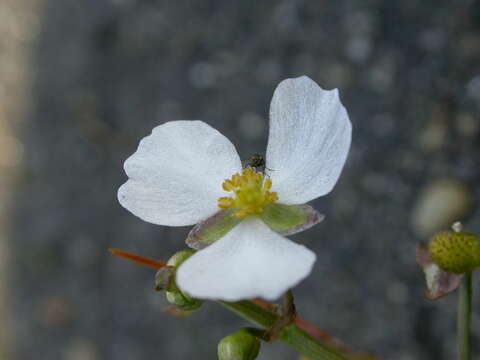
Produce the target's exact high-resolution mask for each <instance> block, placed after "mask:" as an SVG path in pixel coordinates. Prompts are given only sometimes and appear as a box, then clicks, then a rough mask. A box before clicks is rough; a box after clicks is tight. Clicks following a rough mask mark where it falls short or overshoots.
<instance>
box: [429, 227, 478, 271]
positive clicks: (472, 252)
mask: <svg viewBox="0 0 480 360" xmlns="http://www.w3.org/2000/svg"><path fill="white" fill-rule="evenodd" d="M429 252H430V257H431V258H432V260H433V261H434V262H435V263H436V264H437V265H438V266H439V267H440V268H441V269H442V270H445V271H448V272H451V273H454V274H462V273H466V272H470V271H472V270H474V269H475V268H477V267H480V238H479V237H478V236H477V235H475V234H472V233H467V232H454V231H444V232H440V233H438V234H436V235H435V236H434V237H433V238H432V239H431V241H430V245H429Z"/></svg>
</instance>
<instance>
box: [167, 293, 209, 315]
mask: <svg viewBox="0 0 480 360" xmlns="http://www.w3.org/2000/svg"><path fill="white" fill-rule="evenodd" d="M165 294H166V297H167V301H168V302H169V303H170V304H172V305H175V306H177V307H178V308H180V309H182V310H195V309H198V308H199V307H200V306H201V305H202V304H203V301H201V300H197V299H193V298H191V297H190V296H188V295H187V294H185V293H183V292H182V291H180V290H173V291H167V292H166V293H165Z"/></svg>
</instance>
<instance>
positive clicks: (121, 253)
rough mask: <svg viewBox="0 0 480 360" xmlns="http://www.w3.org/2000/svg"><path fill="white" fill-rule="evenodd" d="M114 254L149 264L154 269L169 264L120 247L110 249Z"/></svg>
mask: <svg viewBox="0 0 480 360" xmlns="http://www.w3.org/2000/svg"><path fill="white" fill-rule="evenodd" d="M108 251H110V252H111V253H112V254H113V255H116V256H119V257H121V258H124V259H127V260H130V261H133V262H135V263H137V264H140V265H144V266H148V267H151V268H154V269H160V268H162V267H164V266H166V265H167V264H166V263H164V262H161V261H157V260H154V259H150V258H147V257H145V256H140V255H136V254H132V253H129V252H127V251H123V250H119V249H108Z"/></svg>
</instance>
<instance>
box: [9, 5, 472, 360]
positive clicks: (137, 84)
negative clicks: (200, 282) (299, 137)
mask: <svg viewBox="0 0 480 360" xmlns="http://www.w3.org/2000/svg"><path fill="white" fill-rule="evenodd" d="M0 62H1V66H0V67H1V71H0V85H1V86H0V109H1V112H0V146H1V148H0V153H1V155H0V178H1V191H0V200H1V208H0V210H1V212H0V216H1V218H0V229H1V230H2V231H1V234H0V254H1V256H0V264H1V265H0V274H1V275H0V316H1V318H2V325H3V326H2V329H1V330H0V345H1V349H0V350H1V354H2V357H1V358H2V359H3V358H5V359H13V360H28V359H33V358H35V359H53V360H55V359H66V360H100V359H115V360H131V359H152V358H157V359H199V360H201V359H215V358H216V344H217V342H218V341H219V340H220V339H221V338H222V337H223V336H225V335H227V334H229V333H231V332H233V331H235V330H237V329H239V328H240V327H242V326H245V325H246V322H244V321H243V320H241V319H240V318H238V317H236V316H234V315H233V314H231V313H229V312H227V311H226V310H224V309H223V308H221V307H220V306H218V305H216V304H205V305H204V306H203V307H202V308H201V309H200V310H199V311H197V312H196V313H195V314H193V315H192V316H191V317H188V318H183V319H177V318H171V317H169V316H167V315H165V314H163V313H162V309H164V308H165V307H166V306H167V304H166V302H165V300H164V298H163V295H162V294H160V293H156V292H155V291H154V290H153V276H154V271H152V270H149V269H147V268H142V267H139V266H136V265H134V264H132V263H129V262H126V261H124V260H121V259H118V258H115V257H114V256H112V255H110V254H109V253H108V252H107V248H109V247H115V248H120V249H124V250H127V251H132V252H136V253H139V254H142V255H146V256H150V257H153V258H157V259H161V260H165V259H167V258H168V257H169V256H170V255H172V254H173V252H175V251H176V250H178V249H181V248H183V247H184V244H183V239H184V238H185V235H186V234H187V232H188V230H189V229H188V228H166V227H161V226H155V225H151V224H148V223H145V222H143V221H141V220H139V219H138V218H136V217H134V216H133V215H131V214H130V213H128V212H127V211H126V210H124V209H123V208H121V206H120V205H119V204H118V202H117V200H116V191H117V189H118V187H119V186H120V184H122V183H123V182H124V181H125V180H126V177H125V175H124V172H123V168H122V165H123V161H124V160H125V159H126V158H127V157H128V156H129V155H130V154H132V153H133V152H134V151H135V149H136V147H137V144H138V141H139V140H140V139H141V138H142V137H144V136H146V135H147V134H149V132H150V130H151V129H152V128H153V127H155V126H156V125H158V124H161V123H163V122H165V121H168V120H176V119H201V120H204V121H206V122H208V123H209V124H211V125H212V126H214V127H215V128H217V129H218V130H220V131H221V132H222V133H223V134H225V135H226V136H227V137H229V138H230V139H232V141H233V142H234V144H235V145H236V147H237V149H238V151H239V152H240V154H241V156H242V157H244V158H246V157H248V156H249V155H251V154H252V153H254V152H263V151H264V149H265V146H266V140H267V134H268V122H267V121H268V109H269V102H270V99H271V96H272V94H273V90H274V88H275V87H276V85H277V84H278V83H279V82H280V81H281V80H282V79H285V78H287V77H294V76H299V75H303V74H306V75H308V76H310V77H311V78H312V79H314V80H315V81H316V82H318V83H319V84H320V85H321V86H323V87H325V88H334V87H336V88H339V89H340V94H341V98H342V101H343V102H344V104H345V106H346V107H347V109H348V111H349V113H350V117H351V120H352V123H353V127H354V132H353V143H352V148H351V152H350V156H349V159H348V162H347V164H346V166H345V169H344V172H343V174H342V176H341V178H340V181H339V183H338V184H337V186H336V187H335V189H334V191H333V192H332V193H331V194H329V195H328V196H326V197H324V198H321V199H318V200H316V201H315V202H314V206H315V207H316V208H317V209H319V210H320V211H321V212H323V213H324V214H326V216H327V217H326V220H325V221H324V222H323V223H321V224H320V225H318V226H316V227H315V228H313V229H311V230H309V231H308V232H304V233H302V234H299V235H297V236H295V237H294V240H295V241H298V242H300V243H303V244H305V245H307V246H308V247H309V248H311V249H312V250H314V251H315V252H316V253H317V254H318V261H317V263H316V265H315V268H314V270H313V272H312V274H311V275H310V277H309V278H307V279H306V280H305V281H304V282H302V283H301V284H300V285H299V286H298V287H297V288H296V289H295V293H296V301H297V307H298V310H299V313H300V315H301V316H302V317H304V318H305V319H308V320H309V321H311V322H313V323H315V324H317V325H318V326H319V327H320V328H322V329H324V330H327V331H328V332H330V333H331V334H333V335H335V336H338V337H339V338H341V339H343V340H345V341H346V342H347V343H348V344H350V345H351V346H353V347H355V348H358V349H364V350H370V351H373V352H375V353H377V354H379V355H381V356H383V357H384V358H385V359H393V360H407V359H435V360H447V359H448V360H450V359H452V358H454V329H455V307H456V296H455V295H453V296H450V297H447V298H445V299H442V300H440V301H438V302H433V303H432V302H427V301H426V300H424V299H423V298H422V296H421V294H422V292H423V291H424V290H425V285H424V280H423V274H422V272H421V270H420V269H419V268H418V266H417V265H416V263H415V246H416V244H417V242H418V241H420V240H427V239H428V236H429V235H430V234H431V233H432V232H433V231H436V230H438V229H445V228H448V226H449V224H450V223H451V222H452V221H453V220H456V219H459V218H462V219H464V220H465V225H466V227H467V230H470V231H477V232H480V214H479V212H478V210H476V207H475V203H476V200H478V197H479V191H478V184H479V180H480V166H479V150H480V141H479V139H480V138H479V134H480V132H479V131H480V122H479V109H480V1H472V0H456V1H451V0H441V1H440V0H435V1H434V0H409V1H388V0H384V1H382V0H367V1H361V2H360V1H355V0H335V1H333V0H324V1H302V0H284V1H256V2H255V1H234V0H224V1H214V0H209V1H186V0H176V1H155V0H83V1H78V0H49V1H48V0H44V1H41V0H36V1H35V0H2V1H1V2H0ZM475 285H478V281H477V279H475ZM475 295H477V296H476V297H477V300H476V301H475V309H478V305H479V301H478V292H477V293H476V294H475ZM479 316H480V313H478V311H476V312H475V314H474V319H473V328H474V346H475V347H476V349H475V351H476V352H477V353H478V351H479V350H480V349H479V346H478V339H479V335H480V318H479ZM259 359H262V360H267V359H276V360H287V359H292V360H293V359H298V356H297V354H296V353H295V352H293V351H291V350H290V349H288V348H287V346H285V345H283V344H274V345H268V346H264V347H263V348H262V351H261V355H260V357H259Z"/></svg>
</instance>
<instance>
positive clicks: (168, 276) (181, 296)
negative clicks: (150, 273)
mask: <svg viewBox="0 0 480 360" xmlns="http://www.w3.org/2000/svg"><path fill="white" fill-rule="evenodd" d="M194 253H195V251H192V250H181V251H178V252H176V253H175V254H174V255H173V256H172V257H171V258H170V259H169V260H168V261H167V266H165V267H164V268H162V269H160V270H159V271H158V272H157V275H156V276H155V287H156V289H157V290H166V293H165V295H166V297H167V301H168V302H169V303H170V304H172V305H175V306H177V307H178V308H180V309H182V310H195V309H197V308H199V307H200V306H201V305H202V301H200V300H197V299H193V298H191V297H190V296H188V295H187V294H185V293H183V292H182V291H181V290H180V289H179V288H178V287H177V285H176V283H175V273H176V271H177V268H178V267H179V266H180V265H181V264H182V263H183V262H184V261H185V260H187V259H188V258H189V257H190V256H192V255H193V254H194Z"/></svg>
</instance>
